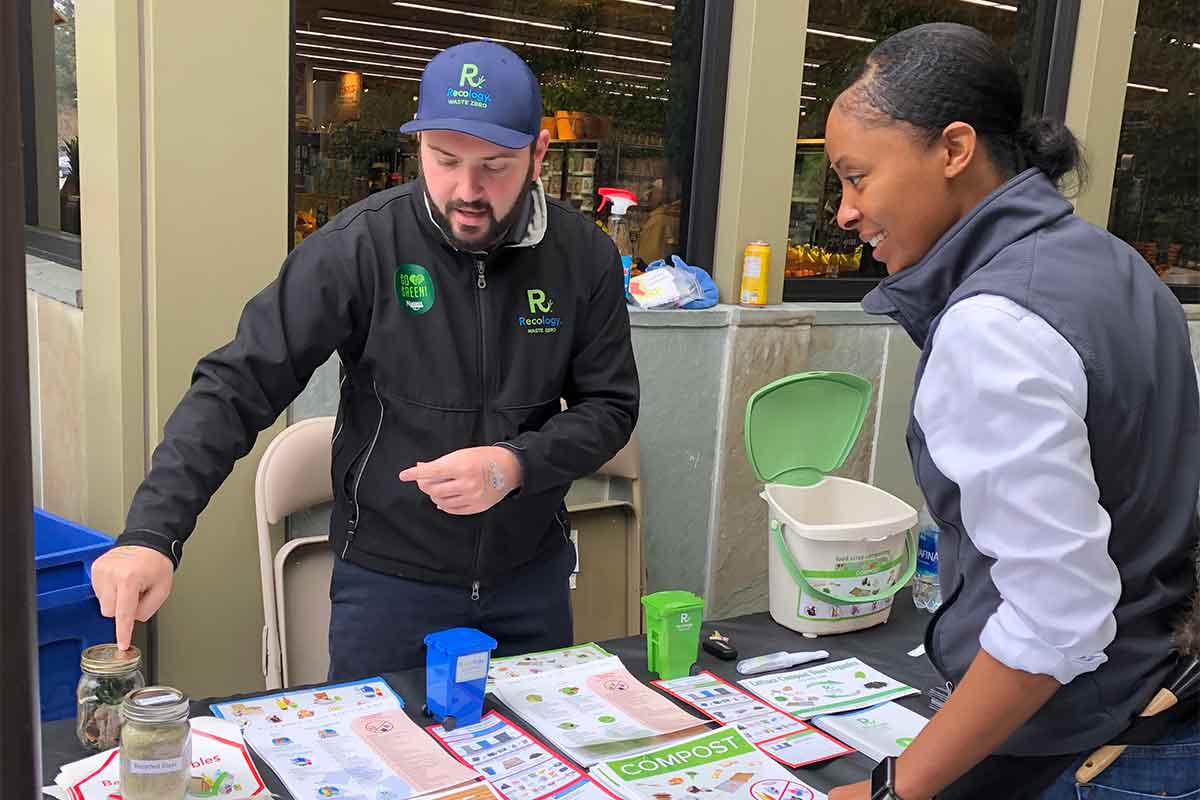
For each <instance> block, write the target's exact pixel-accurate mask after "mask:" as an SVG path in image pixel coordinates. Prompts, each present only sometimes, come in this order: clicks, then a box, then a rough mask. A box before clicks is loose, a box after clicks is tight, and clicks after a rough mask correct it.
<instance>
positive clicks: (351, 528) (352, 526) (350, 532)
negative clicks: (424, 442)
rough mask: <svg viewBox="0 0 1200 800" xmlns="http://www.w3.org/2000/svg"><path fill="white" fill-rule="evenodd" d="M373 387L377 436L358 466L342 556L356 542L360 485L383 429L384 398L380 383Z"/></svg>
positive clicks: (372, 384) (372, 440)
mask: <svg viewBox="0 0 1200 800" xmlns="http://www.w3.org/2000/svg"><path fill="white" fill-rule="evenodd" d="M371 387H372V388H373V389H374V390H375V400H376V401H377V402H378V403H379V424H378V425H376V426H375V436H374V437H372V438H371V446H370V447H368V448H367V454H366V456H364V457H363V462H362V466H360V467H359V468H358V476H357V477H356V478H355V479H354V513H353V514H352V515H351V517H350V520H349V521H348V522H347V523H346V546H345V547H343V548H342V558H343V559H344V558H345V557H346V555H347V554H348V553H349V552H350V545H352V544H353V543H354V534H355V531H356V530H357V529H358V514H359V507H358V487H359V484H361V483H362V478H363V473H365V472H366V471H367V464H369V463H370V461H371V454H372V453H373V452H375V444H376V442H378V441H379V432H380V431H381V430H383V398H382V397H380V396H379V385H378V384H377V383H375V382H374V381H371Z"/></svg>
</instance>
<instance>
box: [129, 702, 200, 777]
mask: <svg viewBox="0 0 1200 800" xmlns="http://www.w3.org/2000/svg"><path fill="white" fill-rule="evenodd" d="M121 713H122V715H123V716H124V718H125V729H124V731H123V732H122V736H121V796H122V797H124V798H125V800H183V798H184V796H185V795H186V794H187V790H188V783H189V782H190V781H191V774H192V728H191V725H190V724H189V723H188V699H187V697H186V696H185V695H184V694H183V692H181V691H179V690H178V689H172V688H170V687H167V686H148V687H146V688H144V689H138V690H136V691H133V692H130V693H129V694H128V695H127V696H126V697H125V702H124V704H123V705H122V708H121Z"/></svg>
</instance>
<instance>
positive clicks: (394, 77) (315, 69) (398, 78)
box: [313, 67, 421, 100]
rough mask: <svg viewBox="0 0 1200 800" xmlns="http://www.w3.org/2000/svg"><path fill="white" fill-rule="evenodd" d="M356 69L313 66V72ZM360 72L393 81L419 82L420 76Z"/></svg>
mask: <svg viewBox="0 0 1200 800" xmlns="http://www.w3.org/2000/svg"><path fill="white" fill-rule="evenodd" d="M357 71H358V70H353V69H334V68H332V67H313V72H338V73H342V74H345V73H347V72H357ZM361 74H363V75H367V76H369V77H371V78H390V79H392V80H394V81H412V82H414V83H420V82H421V79H420V78H410V77H408V76H407V75H384V74H383V73H382V72H363V73H361ZM313 83H316V81H313ZM416 99H417V98H415V97H414V98H413V100H416Z"/></svg>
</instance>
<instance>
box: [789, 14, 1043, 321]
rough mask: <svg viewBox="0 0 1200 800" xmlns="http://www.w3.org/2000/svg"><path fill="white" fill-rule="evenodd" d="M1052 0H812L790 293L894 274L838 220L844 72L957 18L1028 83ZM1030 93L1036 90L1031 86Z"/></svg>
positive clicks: (844, 288) (853, 293)
mask: <svg viewBox="0 0 1200 800" xmlns="http://www.w3.org/2000/svg"><path fill="white" fill-rule="evenodd" d="M1046 6H1047V3H1046V2H1045V0H1042V1H1041V2H1039V0H1004V2H984V0H860V1H859V2H849V0H811V2H810V4H809V18H808V25H807V28H808V33H807V37H806V44H805V51H804V72H803V84H802V89H801V105H800V119H799V125H798V126H797V133H796V161H795V166H794V174H793V182H792V197H791V214H790V219H789V224H788V252H787V261H786V267H785V276H786V278H787V280H786V281H785V288H784V299H785V300H813V299H828V300H857V299H860V298H861V297H862V296H863V294H865V293H866V292H867V291H868V290H869V289H870V287H871V286H873V285H874V284H875V283H877V282H878V280H879V279H880V278H881V277H883V276H884V275H886V274H887V273H886V271H885V269H884V267H883V265H882V264H880V263H879V262H877V261H875V260H874V259H873V258H872V257H871V247H870V246H869V245H866V244H863V243H862V242H860V241H859V240H858V237H857V236H856V235H855V234H854V233H853V232H848V231H843V230H842V229H841V228H839V227H838V225H837V219H836V217H837V209H838V204H839V202H840V199H841V190H840V186H839V183H838V180H837V176H836V175H835V174H834V173H833V171H832V170H831V169H830V168H829V160H828V159H827V158H826V157H825V139H824V136H825V118H826V116H827V115H828V113H829V107H830V105H831V103H832V102H833V100H834V99H835V98H836V97H837V94H838V91H839V90H840V88H841V87H842V84H843V82H844V81H845V79H846V76H847V75H848V74H849V73H850V71H851V70H852V69H853V68H854V67H855V66H856V65H857V64H859V63H860V62H861V61H862V60H863V59H864V58H865V57H866V56H867V54H868V53H870V51H871V49H872V48H873V47H874V46H875V44H876V43H877V42H879V41H881V40H883V39H885V38H887V37H888V36H890V35H891V34H893V33H896V32H898V31H902V30H904V29H906V28H911V27H913V26H915V25H921V24H924V23H927V22H959V23H963V24H966V25H971V26H973V27H976V28H978V29H980V30H982V31H984V32H985V33H987V34H988V35H989V36H991V37H992V38H993V39H994V40H995V41H996V42H997V43H998V44H999V45H1000V47H1001V48H1003V49H1004V50H1006V51H1008V52H1010V53H1012V54H1013V61H1014V63H1015V64H1016V66H1017V70H1018V72H1019V73H1020V74H1021V77H1022V81H1023V83H1024V84H1025V85H1026V86H1027V87H1029V86H1030V85H1031V82H1033V79H1034V78H1035V77H1036V76H1035V75H1034V74H1033V73H1034V72H1035V71H1036V70H1037V69H1038V68H1037V67H1035V66H1034V65H1035V64H1039V63H1042V61H1041V60H1040V59H1039V57H1038V54H1039V53H1041V52H1042V50H1043V49H1044V48H1045V47H1047V46H1048V42H1047V41H1045V39H1046V38H1047V37H1048V36H1049V33H1043V31H1044V30H1045V28H1046V26H1045V25H1044V24H1043V25H1039V24H1038V23H1039V21H1040V20H1044V18H1045V15H1046V13H1047V7H1046ZM1026 94H1027V96H1028V95H1029V94H1030V92H1029V91H1027V93H1026Z"/></svg>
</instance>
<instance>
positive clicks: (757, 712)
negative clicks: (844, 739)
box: [653, 670, 854, 767]
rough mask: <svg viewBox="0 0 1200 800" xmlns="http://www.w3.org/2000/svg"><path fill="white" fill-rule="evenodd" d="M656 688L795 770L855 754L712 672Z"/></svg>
mask: <svg viewBox="0 0 1200 800" xmlns="http://www.w3.org/2000/svg"><path fill="white" fill-rule="evenodd" d="M653 685H654V686H657V687H658V688H660V689H662V690H663V691H664V692H666V693H668V694H670V695H672V696H674V697H678V698H679V699H680V700H682V701H683V702H685V703H687V704H688V705H691V706H693V707H695V708H697V709H699V710H700V712H701V713H703V714H706V715H707V716H709V717H711V718H712V719H714V720H716V721H717V722H720V723H722V724H727V725H733V726H734V727H735V728H737V729H738V730H739V731H741V732H742V734H743V735H744V736H745V737H746V738H747V739H749V740H750V741H751V742H752V743H753V744H756V745H758V746H759V748H760V749H762V750H763V752H765V753H767V754H768V755H770V756H771V757H772V758H774V759H775V760H776V761H779V762H780V763H782V764H786V765H787V766H789V767H802V766H805V765H807V764H815V763H817V762H819V761H827V760H829V759H831V758H837V757H838V756H844V755H846V754H847V753H853V752H854V750H853V749H852V748H849V747H846V746H845V745H843V744H842V743H840V742H838V741H836V740H835V739H833V738H831V737H829V736H827V735H826V734H824V733H822V732H821V731H819V730H817V729H815V728H813V727H812V726H810V725H808V724H807V723H805V722H802V721H801V720H799V719H796V718H795V717H793V716H792V715H791V714H788V713H787V712H785V711H783V710H781V709H778V708H776V707H775V706H773V705H771V704H770V703H768V702H766V701H765V700H761V699H759V698H757V697H755V696H754V695H751V694H748V693H747V692H744V691H742V690H741V689H739V688H738V687H736V686H734V685H733V684H731V683H727V682H726V681H724V680H722V679H721V678H719V677H717V676H716V675H714V674H713V673H711V672H708V671H707V670H706V671H704V672H701V673H700V674H698V675H688V676H685V677H682V678H675V679H674V680H669V681H654V682H653Z"/></svg>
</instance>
